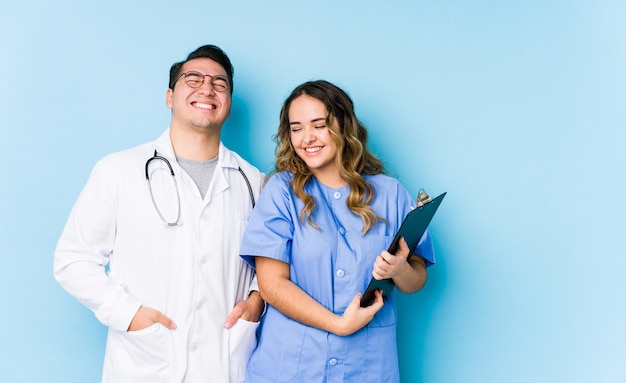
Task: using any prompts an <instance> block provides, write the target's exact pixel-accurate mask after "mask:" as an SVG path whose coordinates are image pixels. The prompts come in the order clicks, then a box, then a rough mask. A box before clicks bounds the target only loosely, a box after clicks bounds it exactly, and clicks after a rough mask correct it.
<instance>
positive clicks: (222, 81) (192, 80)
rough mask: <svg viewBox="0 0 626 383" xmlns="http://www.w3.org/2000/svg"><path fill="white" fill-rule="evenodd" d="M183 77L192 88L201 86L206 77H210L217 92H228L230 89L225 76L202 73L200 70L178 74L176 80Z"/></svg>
mask: <svg viewBox="0 0 626 383" xmlns="http://www.w3.org/2000/svg"><path fill="white" fill-rule="evenodd" d="M181 77H185V82H186V83H187V85H189V87H190V88H200V87H201V86H202V84H204V78H205V77H208V78H210V79H211V80H210V83H211V86H212V87H213V89H215V91H216V92H226V91H227V90H228V89H230V85H229V84H228V79H227V78H226V77H224V76H219V75H218V76H211V75H210V74H202V73H200V72H186V73H182V74H181V75H180V76H178V79H177V80H176V81H178V80H180V78H181Z"/></svg>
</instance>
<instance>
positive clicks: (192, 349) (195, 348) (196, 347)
mask: <svg viewBox="0 0 626 383" xmlns="http://www.w3.org/2000/svg"><path fill="white" fill-rule="evenodd" d="M189 349H191V351H196V350H197V349H198V343H195V342H194V343H192V344H191V346H189Z"/></svg>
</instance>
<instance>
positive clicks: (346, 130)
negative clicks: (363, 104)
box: [273, 80, 384, 234]
mask: <svg viewBox="0 0 626 383" xmlns="http://www.w3.org/2000/svg"><path fill="white" fill-rule="evenodd" d="M302 95H307V96H309V97H313V98H315V99H317V100H319V101H321V102H322V103H323V104H324V106H325V107H326V126H327V127H328V130H329V133H330V137H331V139H332V140H333V141H334V142H335V144H336V145H337V156H336V157H335V162H336V165H337V168H338V169H339V174H340V176H341V178H343V179H344V180H345V181H346V182H347V183H348V185H349V186H350V195H349V196H348V199H347V200H346V205H347V207H348V209H350V211H352V212H353V213H354V214H357V215H359V216H360V217H361V219H362V220H363V234H365V233H367V232H368V231H369V230H370V229H371V228H372V227H374V226H375V225H376V223H377V222H378V221H384V219H383V218H381V217H378V216H377V215H376V214H375V213H374V211H373V210H372V208H371V207H370V205H369V204H370V202H371V201H372V200H373V198H374V189H373V188H372V186H371V185H370V184H369V183H368V182H367V181H366V180H365V177H364V175H374V174H382V173H384V169H383V164H382V162H381V161H380V160H379V159H378V158H377V157H376V156H375V155H373V154H372V153H371V152H370V151H369V150H368V149H367V130H366V129H365V127H364V126H363V125H362V124H361V123H360V122H359V121H358V119H357V117H356V115H355V112H354V104H353V103H352V100H351V99H350V96H348V94H347V93H346V92H344V91H343V90H342V89H340V88H338V87H337V86H335V85H333V84H331V83H330V82H328V81H324V80H317V81H309V82H306V83H304V84H301V85H299V86H298V87H297V88H295V89H294V90H293V92H291V94H290V95H289V97H287V99H286V100H285V102H284V104H283V107H282V109H281V111H280V124H279V127H278V132H277V133H276V135H274V137H273V138H274V141H275V142H276V172H281V171H288V172H290V173H292V174H293V179H292V181H291V187H292V188H293V190H294V192H295V193H296V196H297V197H298V198H300V199H301V200H302V201H303V202H304V209H302V211H301V212H300V219H301V220H302V222H303V223H304V220H305V219H306V221H307V222H308V223H309V224H310V225H311V226H313V227H315V228H316V229H318V230H319V227H318V226H317V225H315V223H314V222H313V221H312V220H311V213H312V212H313V210H314V209H315V200H314V199H313V197H311V196H310V195H309V194H307V193H305V191H304V187H305V185H306V184H307V182H309V180H310V179H311V178H312V177H313V174H312V173H311V170H310V169H309V168H308V167H307V165H306V163H305V162H304V161H303V160H302V159H301V158H300V157H298V155H297V154H296V151H295V149H294V148H293V145H292V144H291V138H290V134H291V129H290V126H289V108H290V106H291V103H292V102H293V100H295V99H296V98H298V97H300V96H302ZM335 122H336V123H335Z"/></svg>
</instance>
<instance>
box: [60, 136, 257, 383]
mask: <svg viewBox="0 0 626 383" xmlns="http://www.w3.org/2000/svg"><path fill="white" fill-rule="evenodd" d="M155 150H156V151H157V152H158V154H159V155H161V156H164V157H165V158H167V159H168V160H169V162H170V164H171V166H172V168H173V170H174V172H175V178H176V181H177V183H178V188H179V191H180V212H181V222H182V225H180V226H175V227H168V226H167V225H165V224H164V223H163V221H162V220H161V219H160V218H159V216H158V214H157V212H156V210H155V208H154V206H153V203H152V201H151V198H150V194H149V191H148V187H147V183H146V178H145V164H146V161H147V160H148V159H149V158H151V157H152V156H153V155H154V151H155ZM238 167H241V168H242V169H243V170H244V172H245V173H246V175H247V177H248V179H249V180H250V183H251V185H252V189H253V191H254V195H255V198H256V196H258V194H259V192H260V190H261V187H262V184H263V177H264V175H263V174H262V173H260V172H259V171H258V170H257V169H256V168H254V167H253V166H251V165H250V164H249V163H248V162H246V161H245V160H243V159H242V158H241V157H239V156H238V155H237V154H236V153H234V152H232V151H230V150H228V149H227V148H226V147H225V146H224V145H223V144H222V143H220V148H219V159H218V164H217V168H216V170H215V174H214V176H213V179H212V181H211V184H210V186H209V189H208V192H207V194H206V196H205V198H204V199H202V198H201V196H200V193H199V191H198V189H197V187H196V185H195V183H194V182H193V180H192V179H191V178H190V177H189V175H187V174H186V173H185V171H184V170H183V169H182V168H180V167H179V166H178V163H177V162H176V159H175V156H174V151H173V149H172V144H171V141H170V138H169V130H167V131H165V132H164V133H163V134H162V135H161V137H159V138H158V139H157V140H156V141H155V142H151V143H147V144H144V145H141V146H138V147H136V148H133V149H129V150H126V151H122V152H119V153H114V154H111V155H109V156H107V157H105V158H103V159H102V160H100V161H99V162H98V164H97V165H96V166H95V167H94V169H93V171H92V174H91V176H90V178H89V180H88V182H87V184H86V186H85V188H84V190H83V191H82V193H81V195H80V197H79V198H78V200H77V201H76V204H75V205H74V208H73V209H72V212H71V214H70V217H69V219H68V222H67V224H66V226H65V229H64V231H63V234H62V235H61V238H60V239H59V242H58V245H57V249H56V252H55V257H54V275H55V278H56V279H57V280H58V282H59V283H60V284H61V285H62V286H63V288H65V289H66V290H67V291H68V292H69V293H70V294H72V295H73V296H75V297H76V298H77V299H78V300H79V301H80V302H82V303H83V304H85V305H86V306H87V307H89V308H90V309H91V310H92V311H93V312H94V313H95V315H96V317H97V318H98V319H99V320H100V321H101V322H102V323H103V324H104V325H106V326H108V327H109V331H108V337H107V347H106V353H105V360H104V369H103V379H102V381H103V382H107V383H108V382H112V383H113V382H114V383H120V382H132V383H141V382H149V383H156V382H168V383H170V382H191V383H195V382H239V381H243V378H244V374H245V365H246V363H247V361H248V357H249V355H250V353H251V352H252V350H253V349H254V347H255V346H256V337H255V332H256V329H257V327H258V323H251V322H246V321H244V320H242V319H239V320H238V321H237V323H236V325H235V326H234V327H233V328H231V329H230V330H226V329H225V328H224V322H225V320H226V317H227V315H228V314H229V313H230V312H231V310H232V309H233V307H234V305H235V304H236V303H237V302H238V301H240V300H243V299H245V298H247V296H248V294H249V292H250V291H251V290H256V289H257V286H256V279H255V278H254V271H253V269H251V268H250V267H249V266H248V265H246V264H245V263H244V262H242V260H241V258H240V257H239V246H240V241H241V237H242V235H243V232H244V228H245V226H246V223H247V220H248V217H249V215H250V213H251V211H252V205H251V200H250V195H249V192H248V188H247V186H246V183H245V181H244V179H243V177H242V175H241V174H240V173H239V171H238ZM166 170H167V165H165V163H164V162H163V161H152V162H151V164H150V174H151V177H152V179H153V182H152V189H153V194H154V197H155V200H156V202H157V205H158V206H159V209H160V210H161V211H162V213H163V215H164V216H165V218H166V219H167V220H170V221H173V220H174V219H175V215H176V211H177V209H176V192H175V189H174V183H173V182H172V180H171V178H170V176H169V173H168V172H166ZM142 305H144V306H146V307H152V308H155V309H157V310H159V311H161V312H163V313H164V314H165V315H167V316H169V317H170V318H172V320H173V321H174V322H175V323H176V324H177V326H178V327H177V329H175V330H169V329H167V328H165V327H163V326H162V325H160V324H155V325H153V326H151V327H148V328H146V329H144V330H141V331H137V332H128V331H126V330H127V328H128V326H129V324H130V322H131V320H132V318H133V316H134V315H135V313H136V312H137V310H138V309H139V307H140V306H142Z"/></svg>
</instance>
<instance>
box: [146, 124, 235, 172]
mask: <svg viewBox="0 0 626 383" xmlns="http://www.w3.org/2000/svg"><path fill="white" fill-rule="evenodd" d="M155 149H156V151H157V152H159V154H160V155H162V156H163V157H165V158H167V159H168V160H170V161H174V162H175V161H176V155H175V154H174V147H173V146H172V140H171V139H170V129H169V128H168V129H166V130H165V132H163V133H162V134H161V136H159V138H157V139H156V141H155ZM218 156H219V157H218V162H217V167H218V168H233V169H235V170H236V169H238V168H239V163H238V162H237V158H236V157H235V156H234V155H233V152H231V151H230V149H228V148H227V147H226V146H225V145H224V143H223V142H222V141H220V146H219V149H218Z"/></svg>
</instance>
